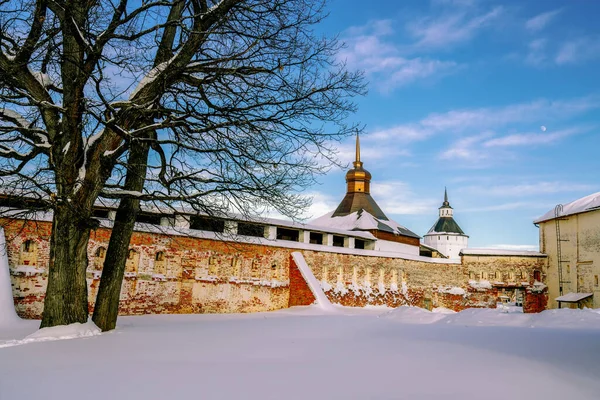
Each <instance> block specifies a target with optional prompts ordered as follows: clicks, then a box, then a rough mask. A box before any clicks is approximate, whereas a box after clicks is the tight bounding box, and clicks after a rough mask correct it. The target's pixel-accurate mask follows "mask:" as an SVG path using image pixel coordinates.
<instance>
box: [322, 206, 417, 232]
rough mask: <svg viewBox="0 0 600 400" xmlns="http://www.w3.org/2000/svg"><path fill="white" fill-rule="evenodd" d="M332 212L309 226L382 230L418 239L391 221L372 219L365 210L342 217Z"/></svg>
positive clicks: (353, 229) (350, 229) (348, 229)
mask: <svg viewBox="0 0 600 400" xmlns="http://www.w3.org/2000/svg"><path fill="white" fill-rule="evenodd" d="M333 213H334V211H331V212H328V213H327V214H325V215H323V216H321V217H319V218H316V219H314V220H312V221H310V224H311V225H317V226H323V227H327V229H332V228H333V229H342V230H345V231H368V230H372V229H374V230H383V231H389V232H393V233H395V234H397V235H404V236H411V237H417V238H418V237H419V236H418V235H416V234H415V233H413V232H411V231H410V230H409V229H407V228H405V227H404V226H402V225H400V224H399V223H397V222H396V221H393V220H391V219H389V220H384V219H379V218H377V217H374V216H373V215H371V214H370V213H369V212H367V211H365V210H360V211H355V212H353V213H351V214H348V215H344V216H343V217H332V215H333Z"/></svg>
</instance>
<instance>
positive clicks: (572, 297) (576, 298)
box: [555, 292, 594, 303]
mask: <svg viewBox="0 0 600 400" xmlns="http://www.w3.org/2000/svg"><path fill="white" fill-rule="evenodd" d="M593 295H594V293H572V292H571V293H567V294H564V295H562V296H559V297H557V298H556V299H555V300H556V301H560V302H561V303H577V302H580V301H581V300H584V299H587V298H588V297H592V296H593Z"/></svg>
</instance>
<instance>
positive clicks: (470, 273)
mask: <svg viewBox="0 0 600 400" xmlns="http://www.w3.org/2000/svg"><path fill="white" fill-rule="evenodd" d="M469 279H471V280H473V279H475V272H473V271H469Z"/></svg>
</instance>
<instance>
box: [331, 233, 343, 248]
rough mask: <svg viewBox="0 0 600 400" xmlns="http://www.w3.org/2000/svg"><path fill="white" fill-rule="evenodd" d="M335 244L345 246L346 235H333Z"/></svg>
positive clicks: (335, 245)
mask: <svg viewBox="0 0 600 400" xmlns="http://www.w3.org/2000/svg"><path fill="white" fill-rule="evenodd" d="M333 246H334V247H344V237H343V236H337V235H333Z"/></svg>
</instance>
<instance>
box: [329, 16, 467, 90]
mask: <svg viewBox="0 0 600 400" xmlns="http://www.w3.org/2000/svg"><path fill="white" fill-rule="evenodd" d="M395 33H396V32H395V30H394V28H393V21H392V20H389V19H384V20H375V21H370V22H369V23H367V24H365V25H362V26H355V27H350V28H349V29H347V30H346V31H345V32H344V35H343V40H344V42H345V43H346V48H345V49H343V50H342V51H340V52H339V53H338V55H337V57H338V59H339V60H340V61H343V62H346V63H347V65H348V66H349V67H350V68H353V69H359V70H363V71H365V73H366V75H367V77H368V78H369V79H370V80H371V84H372V86H373V87H374V88H375V89H376V90H377V91H379V92H390V91H393V90H394V89H397V88H399V87H401V86H405V85H408V84H411V83H414V82H416V81H420V80H424V79H427V80H430V79H439V78H441V77H443V76H446V75H448V74H452V73H454V72H455V71H456V70H458V69H459V68H460V66H459V64H458V63H456V62H455V61H452V60H440V59H436V58H431V57H422V56H421V57H419V56H414V55H408V54H407V52H406V47H403V46H401V45H399V44H398V43H397V42H396V41H395V40H394V34H395Z"/></svg>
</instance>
